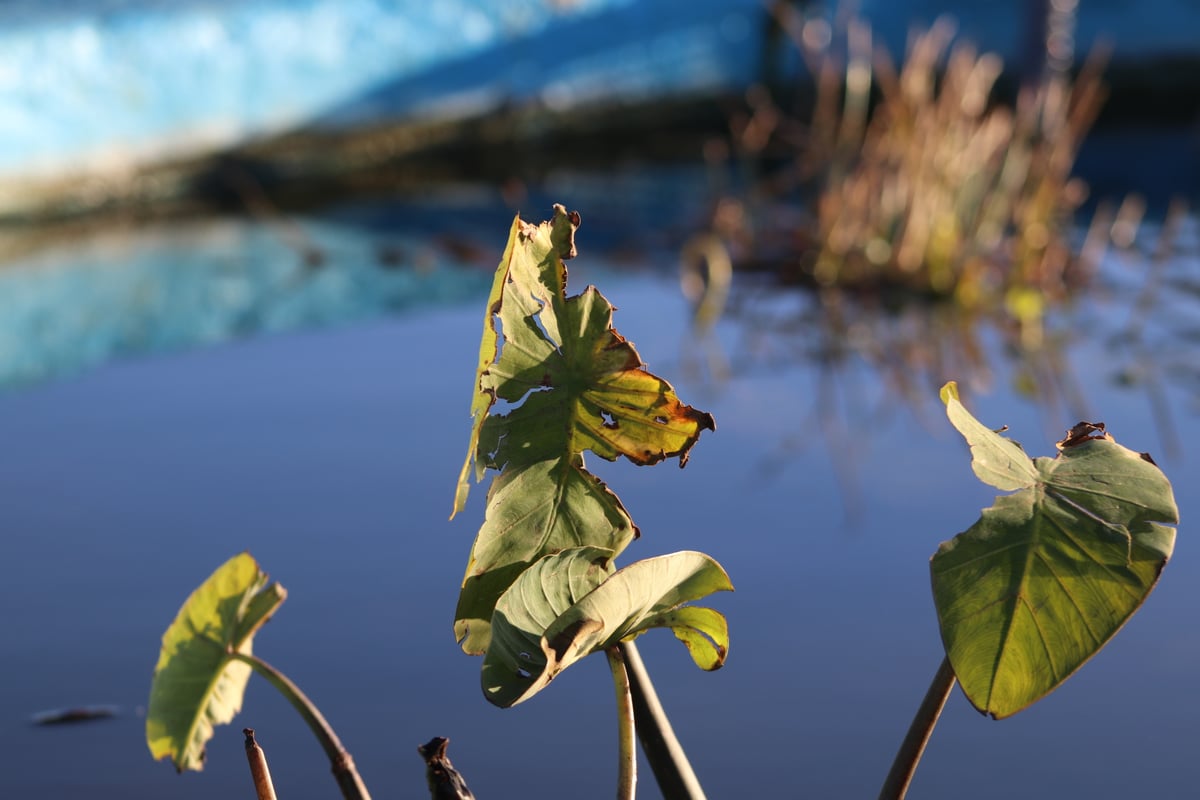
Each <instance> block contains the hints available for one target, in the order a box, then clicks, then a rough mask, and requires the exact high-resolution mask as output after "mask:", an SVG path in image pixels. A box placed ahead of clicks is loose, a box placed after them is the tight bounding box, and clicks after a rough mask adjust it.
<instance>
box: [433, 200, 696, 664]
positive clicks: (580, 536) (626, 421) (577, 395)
mask: <svg viewBox="0 0 1200 800" xmlns="http://www.w3.org/2000/svg"><path fill="white" fill-rule="evenodd" d="M578 225H579V216H578V215H577V214H573V213H571V214H568V213H567V212H566V210H565V209H564V208H563V207H562V206H555V207H554V218H553V219H552V220H550V221H549V222H544V223H542V224H541V225H531V224H528V223H525V222H522V221H521V220H520V219H519V218H518V219H517V220H515V221H514V223H513V226H512V230H511V231H510V233H509V241H508V246H507V247H506V248H505V252H504V258H503V260H502V261H501V262H500V265H499V267H498V268H497V271H496V279H495V281H494V283H493V288H492V294H491V296H490V297H489V298H488V310H487V316H486V318H485V322H484V332H483V339H482V342H481V345H480V357H479V368H478V370H477V373H476V386H475V394H474V395H473V398H472V414H473V417H474V424H473V427H472V431H471V440H470V447H469V449H468V453H467V458H466V461H465V462H464V464H463V468H462V472H461V474H460V476H459V483H458V486H457V490H456V493H455V507H454V510H455V512H456V513H457V511H459V510H460V509H461V508H462V505H463V503H464V502H465V500H466V496H467V490H468V487H469V485H470V482H471V476H472V474H473V475H474V477H475V479H476V480H478V479H479V478H481V477H482V474H483V472H484V471H485V469H486V468H487V467H492V468H494V469H496V470H499V471H500V473H501V474H500V475H499V476H498V477H497V478H496V481H495V483H494V484H493V486H492V489H491V491H490V493H489V495H488V504H487V511H486V516H485V521H484V524H483V527H482V528H481V529H480V531H479V534H478V536H477V537H476V540H475V544H474V546H473V548H472V551H471V557H470V561H469V562H468V564H467V570H466V575H465V576H464V578H463V589H462V592H461V594H460V596H459V603H458V608H457V611H456V614H455V635H456V637H457V638H458V639H459V640H460V641H461V642H462V645H463V649H464V650H465V651H466V652H468V653H475V654H478V653H482V652H484V651H486V649H487V646H488V641H489V639H490V620H491V616H492V609H493V608H494V607H495V604H496V600H497V599H498V598H499V596H500V594H501V593H502V592H504V590H505V589H506V588H507V587H508V586H509V584H511V583H512V581H513V580H514V579H515V578H516V576H517V575H519V574H520V573H521V571H522V570H524V569H525V568H527V567H528V566H529V565H531V564H533V563H534V562H536V561H537V560H538V559H539V558H541V557H542V556H544V555H547V554H550V553H554V552H557V551H559V550H562V549H564V548H568V547H578V546H595V547H601V548H604V549H607V550H611V551H614V552H620V551H621V550H622V549H623V548H624V547H625V546H626V545H627V544H628V543H629V542H630V541H631V540H632V539H633V538H634V536H636V534H637V530H636V528H635V527H634V525H633V523H632V521H630V519H629V515H628V514H627V513H626V512H625V509H624V508H623V507H622V506H621V503H620V501H619V500H618V499H617V498H616V496H615V495H613V494H612V492H610V491H609V490H608V488H607V487H606V486H605V485H604V484H603V483H602V482H600V481H599V480H598V479H596V478H595V477H594V476H592V475H591V474H589V473H588V472H587V471H586V470H585V469H584V466H583V452H584V451H586V450H591V451H592V452H594V453H596V454H598V455H600V456H601V457H603V458H606V459H609V460H613V459H616V458H617V457H618V456H621V455H624V456H626V457H627V458H629V459H630V460H631V461H633V462H634V463H637V464H654V463H657V462H659V461H662V460H664V459H666V458H668V457H673V456H678V457H679V461H680V465H683V464H685V463H686V462H687V454H688V451H689V450H690V448H691V447H692V445H694V444H695V442H696V440H697V438H698V437H699V435H700V431H701V430H704V429H706V428H707V429H710V430H711V429H712V428H713V427H714V423H713V420H712V417H711V416H709V415H708V414H706V413H704V412H702V411H697V410H696V409H694V408H692V407H691V406H687V405H684V404H683V403H681V402H680V401H679V399H678V398H677V397H676V395H675V392H674V390H673V389H672V388H671V385H670V384H669V383H667V382H666V381H665V380H663V379H661V378H659V377H657V376H655V375H653V374H651V373H649V372H648V371H646V369H645V368H644V365H643V364H642V362H641V359H640V358H639V357H638V354H637V351H636V350H634V348H633V346H632V345H630V344H629V343H628V342H627V341H625V339H624V338H622V337H621V335H620V334H618V333H617V332H616V331H615V330H613V328H612V312H613V307H612V306H611V305H610V304H609V303H608V301H607V300H605V298H604V297H603V296H602V295H601V294H600V293H599V292H597V291H596V290H595V289H594V288H592V287H588V289H587V290H585V291H584V292H583V293H582V294H580V295H576V296H573V297H570V298H568V297H567V296H566V274H567V273H566V267H565V265H564V263H563V260H564V259H569V258H571V257H573V256H574V255H575V243H574V236H575V230H576V228H577V227H578ZM497 320H498V321H499V331H498V330H497ZM501 334H502V335H503V346H502V347H501V348H499V352H498V353H497V345H498V344H499V342H500V335H501ZM497 399H499V400H502V401H504V402H505V403H506V404H507V406H506V407H507V409H508V410H507V413H500V414H497V413H492V411H493V406H494V404H495V402H496V400H497ZM489 414H490V416H489ZM472 465H473V466H474V469H473V470H472Z"/></svg>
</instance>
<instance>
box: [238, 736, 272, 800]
mask: <svg viewBox="0 0 1200 800" xmlns="http://www.w3.org/2000/svg"><path fill="white" fill-rule="evenodd" d="M242 733H244V734H246V761H248V762H249V763H250V777H251V778H253V779H254V792H255V794H257V795H258V800H276V798H275V784H274V783H272V782H271V770H270V769H268V768H267V754H266V753H264V752H263V749H262V748H261V747H259V746H258V742H256V741H255V740H254V728H242Z"/></svg>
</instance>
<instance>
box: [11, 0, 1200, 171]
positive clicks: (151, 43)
mask: <svg viewBox="0 0 1200 800" xmlns="http://www.w3.org/2000/svg"><path fill="white" fill-rule="evenodd" d="M1056 2H1058V3H1059V4H1062V3H1064V2H1067V3H1068V4H1069V0H1056ZM797 5H798V6H801V7H805V6H807V7H808V8H809V9H810V10H811V9H819V8H820V6H821V4H819V3H798V4H797ZM831 5H832V4H831ZM843 5H844V6H846V7H853V5H854V4H853V3H847V4H843ZM857 5H858V6H859V8H860V11H861V13H862V14H863V15H864V16H865V17H866V18H867V19H868V20H870V21H871V23H872V25H873V26H874V28H875V29H876V30H877V31H878V33H877V40H878V41H882V42H884V43H886V44H887V46H888V47H889V48H890V49H891V50H892V51H893V52H895V53H897V54H899V52H900V51H902V50H903V47H904V39H905V36H906V31H907V30H908V27H909V26H910V25H912V24H929V23H931V22H932V21H933V20H934V19H935V18H936V17H938V16H939V15H941V14H943V13H949V14H951V15H954V16H955V17H957V18H958V19H959V20H960V22H961V24H960V29H961V30H962V32H963V34H964V35H965V36H967V37H970V38H972V39H973V40H975V41H976V42H977V43H978V44H979V45H980V47H982V48H985V49H990V50H996V51H999V52H1000V53H1001V54H1002V55H1004V56H1005V57H1006V58H1010V59H1011V58H1015V57H1017V56H1019V55H1020V53H1021V52H1022V48H1023V47H1024V46H1025V44H1024V43H1025V41H1026V40H1027V39H1028V28H1029V24H1028V23H1029V18H1030V15H1031V14H1032V13H1035V9H1037V8H1040V7H1041V3H1040V2H1032V0H1027V2H1022V3H1013V4H1003V3H991V4H979V3H965V2H962V1H961V0H958V2H947V1H946V0H910V2H901V3H891V2H882V0H861V2H860V3H858V4H857ZM764 8H765V6H764V4H763V3H762V2H761V0H440V2H426V1H425V0H241V1H237V0H183V1H182V2H168V0H91V1H90V2H88V1H87V0H73V1H72V2H54V3H47V2H40V1H39V0H8V2H4V1H3V0H0V178H4V177H5V176H9V177H13V176H16V177H30V176H39V175H41V176H45V175H53V174H59V175H61V174H70V173H73V172H78V171H81V170H84V171H86V170H90V169H95V168H104V169H109V170H111V169H114V168H117V169H119V168H121V167H125V166H130V165H139V164H144V163H146V162H148V161H153V160H156V159H161V158H164V157H171V156H178V155H191V154H195V153H198V152H204V151H207V150H212V149H215V148H221V147H226V146H230V145H234V144H237V143H239V142H243V141H245V140H247V139H249V138H252V137H259V136H265V135H271V134H275V133H280V132H284V131H287V130H290V129H293V128H295V127H297V126H303V125H306V124H309V123H311V122H313V121H314V120H317V121H320V123H321V124H323V125H330V124H332V125H341V126H353V125H360V124H369V123H375V122H379V121H381V120H385V121H386V120H389V119H395V118H398V117H402V116H405V115H411V114H415V113H421V114H441V115H456V114H468V113H475V112H479V111H480V110H487V109H488V108H490V107H494V106H495V105H497V104H498V103H502V102H505V101H508V100H513V99H530V98H537V99H539V100H541V101H542V102H544V103H546V104H547V105H548V106H550V107H556V106H562V105H564V104H570V103H586V102H589V101H593V100H596V99H598V98H612V97H614V96H615V97H625V98H629V97H633V98H637V97H643V96H645V95H647V94H653V93H655V92H660V93H663V92H671V93H680V92H687V91H689V90H711V89H713V88H716V87H722V86H726V87H727V86H736V85H739V84H744V83H745V82H746V81H748V80H750V79H752V78H753V77H755V76H756V70H757V69H758V68H759V62H760V57H761V42H762V37H761V27H762V25H763V24H764ZM810 13H818V12H817V11H810ZM1077 22H1078V31H1077V35H1076V43H1075V49H1076V51H1077V52H1085V51H1086V50H1087V48H1089V47H1090V46H1091V42H1092V41H1093V40H1094V39H1096V38H1097V37H1098V36H1104V35H1107V36H1108V37H1109V38H1111V39H1113V40H1114V42H1115V44H1116V54H1117V56H1118V57H1123V56H1129V55H1134V56H1136V55H1138V54H1148V53H1188V54H1192V55H1196V54H1197V53H1200V37H1197V36H1196V35H1195V32H1196V31H1200V5H1198V4H1195V3H1190V2H1188V0H1146V2H1140V3H1136V4H1135V3H1125V2H1115V1H1114V0H1082V2H1080V4H1079V10H1078V14H1077ZM1023 37H1024V38H1023Z"/></svg>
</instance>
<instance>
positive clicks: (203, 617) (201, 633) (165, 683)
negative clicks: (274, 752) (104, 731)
mask: <svg viewBox="0 0 1200 800" xmlns="http://www.w3.org/2000/svg"><path fill="white" fill-rule="evenodd" d="M286 597H287V592H286V591H285V590H284V588H283V587H282V586H280V585H279V584H278V583H272V584H270V585H267V575H266V574H265V573H264V572H263V571H262V570H261V569H259V567H258V564H257V563H256V562H255V561H254V559H253V558H251V557H250V555H249V554H248V553H241V554H239V555H236V556H234V557H233V558H231V559H230V560H229V561H227V562H225V564H223V565H222V566H221V567H220V568H219V569H217V571H216V572H214V573H213V574H212V575H211V576H210V577H209V578H208V579H207V580H206V581H205V582H204V583H202V584H201V585H200V586H199V588H197V589H196V590H195V591H194V592H192V594H191V596H190V597H188V599H187V601H186V602H185V603H184V604H183V607H182V608H181V609H180V610H179V614H178V615H177V616H176V617H175V621H174V622H172V623H171V626H170V627H169V628H167V631H166V633H164V634H163V639H162V649H161V651H160V652H159V656H158V664H157V665H156V666H155V668H154V681H153V683H152V685H151V687H150V705H149V708H148V710H147V712H146V743H147V744H148V745H149V747H150V753H151V754H152V755H153V756H154V758H156V759H162V758H167V757H170V758H171V761H172V762H173V763H174V764H175V768H176V769H178V770H179V771H180V772H183V771H184V770H187V769H194V770H198V769H201V768H202V767H203V766H204V748H205V745H206V744H207V742H208V740H209V739H211V738H212V735H213V727H214V726H216V725H224V724H226V723H228V722H229V721H231V720H232V719H233V718H234V716H235V715H236V714H237V713H238V711H240V710H241V707H242V695H243V693H244V692H245V689H246V682H247V681H248V680H249V679H250V667H249V666H248V665H246V664H244V663H242V662H240V661H236V660H234V658H233V655H232V654H233V653H245V654H247V655H249V654H250V653H251V652H252V644H253V639H254V634H255V633H256V632H257V631H258V629H259V628H260V627H261V626H262V624H263V623H264V622H266V621H267V620H268V619H269V618H270V617H271V615H272V614H274V613H275V610H276V609H278V608H279V605H280V604H281V603H282V602H283V601H284V599H285V598H286Z"/></svg>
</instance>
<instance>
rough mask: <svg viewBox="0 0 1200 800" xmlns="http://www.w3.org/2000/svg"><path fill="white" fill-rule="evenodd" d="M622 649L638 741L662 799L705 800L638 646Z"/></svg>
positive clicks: (630, 643) (631, 644) (624, 646)
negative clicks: (652, 772) (631, 695)
mask: <svg viewBox="0 0 1200 800" xmlns="http://www.w3.org/2000/svg"><path fill="white" fill-rule="evenodd" d="M619 647H620V648H621V654H622V655H623V656H624V657H625V669H626V671H627V672H628V673H629V685H630V689H631V690H632V694H633V716H634V720H635V721H636V728H637V735H638V739H639V740H640V741H641V743H642V751H643V752H644V753H645V754H646V760H647V761H649V762H650V769H651V770H653V771H654V779H655V780H656V781H657V782H658V789H659V791H661V792H662V795H663V800H705V797H704V789H702V788H701V787H700V781H699V780H698V779H697V778H696V773H695V771H694V770H693V769H692V765H691V763H690V762H689V761H688V757H687V754H686V753H684V752H683V746H682V745H680V744H679V739H677V738H676V737H675V731H674V729H673V728H672V727H671V720H670V719H668V718H667V712H666V711H664V710H663V707H662V703H660V702H659V700H658V693H657V692H655V691H654V684H653V683H651V682H650V674H649V673H648V672H646V665H645V664H643V663H642V656H641V654H640V653H638V649H637V646H636V645H635V644H634V643H633V642H624V643H622V644H621V645H619Z"/></svg>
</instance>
